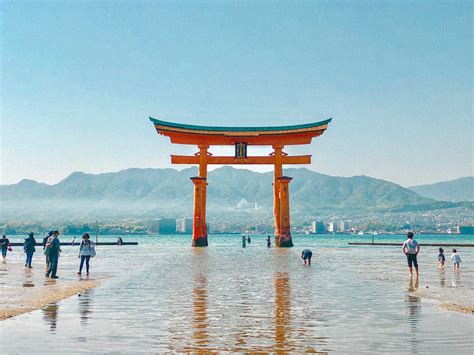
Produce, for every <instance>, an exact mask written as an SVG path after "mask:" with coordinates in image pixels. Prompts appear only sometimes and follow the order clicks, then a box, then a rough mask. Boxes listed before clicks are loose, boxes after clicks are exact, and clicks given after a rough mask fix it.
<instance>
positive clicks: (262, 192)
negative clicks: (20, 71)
mask: <svg viewBox="0 0 474 355" xmlns="http://www.w3.org/2000/svg"><path fill="white" fill-rule="evenodd" d="M196 174H197V168H195V167H193V168H189V169H185V170H181V171H178V170H174V169H128V170H123V171H120V172H116V173H104V174H97V175H95V174H85V173H81V172H75V173H73V174H71V175H70V176H68V177H67V178H65V179H64V180H62V181H61V182H59V183H58V184H55V185H47V184H42V183H37V182H35V181H32V180H23V181H21V182H19V183H18V184H14V185H1V186H0V196H1V199H2V205H1V210H0V218H1V219H2V220H3V221H6V220H36V221H38V220H57V219H69V220H82V219H98V218H100V219H104V218H105V219H113V218H127V217H129V218H157V217H191V216H192V205H193V203H192V201H193V185H192V182H191V181H190V180H189V178H190V177H192V176H195V175H196ZM285 175H288V176H291V177H293V181H292V182H291V184H290V198H291V204H292V206H291V207H292V218H293V217H294V218H306V217H311V216H318V215H324V214H327V213H333V212H337V213H340V214H351V213H370V212H383V211H411V210H413V211H416V210H430V209H437V208H449V207H456V206H458V205H459V204H456V203H452V202H439V201H435V200H434V199H432V198H428V197H423V196H420V195H419V194H417V193H415V192H414V191H411V190H409V189H406V188H404V187H402V186H400V185H397V184H394V183H391V182H388V181H384V180H378V179H374V178H371V177H367V176H354V177H334V176H329V175H324V174H319V173H317V172H314V171H311V170H308V169H305V168H300V169H285ZM272 180H273V173H272V172H269V173H257V172H254V171H251V170H243V169H235V168H232V167H222V168H219V169H216V170H214V171H212V172H210V173H209V178H208V183H209V185H208V215H209V217H210V218H213V217H222V216H232V215H234V216H235V215H241V214H242V213H244V214H247V215H249V214H251V215H252V216H270V215H271V213H272V208H273V207H272V204H273V192H272ZM445 200H447V199H445ZM242 201H244V202H245V203H244V205H245V206H247V207H245V208H242V207H241V206H242V203H241V202H242ZM239 202H240V204H239ZM255 204H257V208H255ZM464 205H466V204H464ZM471 205H472V204H471ZM471 205H469V204H468V206H471ZM239 206H240V207H239Z"/></svg>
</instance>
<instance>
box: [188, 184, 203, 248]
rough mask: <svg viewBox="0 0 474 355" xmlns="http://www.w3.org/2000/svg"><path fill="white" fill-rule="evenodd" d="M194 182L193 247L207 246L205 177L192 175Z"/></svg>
mask: <svg viewBox="0 0 474 355" xmlns="http://www.w3.org/2000/svg"><path fill="white" fill-rule="evenodd" d="M191 180H192V181H193V184H194V215H193V242H192V245H193V247H207V226H206V210H205V206H206V185H207V181H206V178H203V177H199V176H196V177H192V178H191Z"/></svg>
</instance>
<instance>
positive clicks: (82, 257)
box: [79, 255, 91, 273]
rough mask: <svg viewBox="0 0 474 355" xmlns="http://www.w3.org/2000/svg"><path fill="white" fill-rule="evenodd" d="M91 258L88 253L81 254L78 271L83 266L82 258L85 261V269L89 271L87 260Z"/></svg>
mask: <svg viewBox="0 0 474 355" xmlns="http://www.w3.org/2000/svg"><path fill="white" fill-rule="evenodd" d="M90 259H91V256H90V255H81V265H80V266H79V272H81V271H82V267H83V266H84V260H85V261H86V271H87V273H89V260H90Z"/></svg>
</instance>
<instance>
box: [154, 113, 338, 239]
mask: <svg viewBox="0 0 474 355" xmlns="http://www.w3.org/2000/svg"><path fill="white" fill-rule="evenodd" d="M149 118H150V121H151V122H152V123H153V124H154V125H155V128H156V131H157V132H158V133H159V134H161V135H164V136H167V137H169V138H170V140H171V143H176V144H191V145H196V146H197V148H198V149H199V151H198V152H197V153H195V154H194V155H193V156H186V155H171V163H172V164H199V176H196V177H192V178H191V180H192V182H193V184H194V217H193V242H192V245H193V246H195V247H204V246H207V224H206V189H207V188H206V187H207V166H208V165H210V164H218V165H232V164H271V165H273V166H274V168H275V169H274V179H273V197H274V199H273V201H274V202H273V214H274V217H275V244H276V246H278V247H292V246H293V241H292V239H291V231H290V200H289V190H288V184H289V183H290V181H291V179H292V178H291V177H288V176H284V175H283V164H310V163H311V155H300V156H289V155H288V154H287V153H285V152H283V148H284V147H285V146H287V145H297V144H310V143H311V140H312V139H313V138H314V137H317V136H320V135H321V134H323V132H324V131H325V130H326V129H327V127H328V124H329V122H331V120H332V119H331V118H330V119H327V120H325V121H321V122H315V123H308V124H301V125H292V126H276V127H209V126H196V125H188V124H181V123H174V122H166V121H161V120H157V119H155V118H152V117H149ZM212 145H233V146H235V155H234V156H233V157H232V156H215V155H212V154H211V153H210V152H209V151H208V149H209V147H210V146H212ZM248 145H259V146H264V145H269V146H272V148H273V152H272V153H270V155H268V156H253V157H249V156H247V146H248Z"/></svg>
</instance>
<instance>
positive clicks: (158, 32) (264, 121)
mask: <svg viewBox="0 0 474 355" xmlns="http://www.w3.org/2000/svg"><path fill="white" fill-rule="evenodd" d="M0 6H1V7H2V21H1V22H2V42H1V43H2V44H1V46H2V63H1V71H2V80H1V87H2V98H1V99H2V109H1V116H2V119H1V126H0V129H1V138H2V139H1V140H2V143H1V146H2V149H1V150H2V156H1V160H2V169H1V181H0V183H1V184H12V183H16V182H18V181H20V180H22V179H25V178H26V179H33V180H36V181H40V182H46V183H50V184H51V183H57V182H59V181H60V180H62V179H63V178H65V177H66V176H68V175H69V174H70V173H72V172H74V171H84V172H86V173H102V172H110V171H119V170H123V169H127V168H132V167H141V168H147V167H152V168H166V167H172V166H171V164H170V163H169V155H170V154H171V153H178V154H181V153H182V154H190V153H193V152H194V148H193V147H177V146H172V145H171V144H170V143H169V141H168V140H167V139H166V138H164V137H159V136H157V135H156V132H155V131H154V129H153V126H152V125H151V124H150V122H149V121H148V116H153V117H157V118H161V119H164V120H170V121H177V122H184V123H190V124H205V125H227V126H266V125H281V124H298V123H306V122H311V121H320V120H324V119H326V118H329V117H333V122H332V123H331V125H330V127H329V129H328V130H327V132H326V133H325V134H324V135H323V136H322V137H320V138H318V140H316V141H315V142H314V143H313V144H311V145H310V146H303V147H302V148H300V147H295V148H289V149H288V152H289V153H292V154H299V153H302V152H303V153H309V154H313V164H312V165H311V166H309V167H308V168H310V169H311V170H314V171H317V172H320V173H324V174H328V175H335V176H354V175H368V176H372V177H375V178H380V179H384V180H388V181H392V182H395V183H398V184H400V185H402V186H411V185H418V184H427V183H434V182H438V181H444V180H452V179H456V178H459V177H463V176H471V175H472V155H473V145H472V138H473V136H472V105H471V101H472V64H471V63H472V42H471V34H472V29H471V23H472V12H471V5H470V4H469V2H460V3H456V4H452V3H451V4H450V3H435V4H433V3H383V4H377V5H374V4H373V3H357V4H349V3H343V2H337V3H322V2H318V3H300V4H298V6H292V5H290V4H289V3H286V4H285V3H245V4H238V3H212V2H201V3H194V4H191V3H188V4H176V3H174V4H173V3H135V2H129V3H120V4H112V3H105V2H104V3H77V4H76V3H29V2H2V4H1V5H0ZM333 23H337V24H338V26H337V27H335V26H332V24H333ZM249 149H252V152H255V153H258V154H266V153H269V151H267V150H265V149H263V148H254V147H251V148H249ZM211 151H212V152H214V153H223V152H228V151H227V150H226V149H222V148H215V147H211ZM173 167H174V168H176V166H173ZM271 169H272V167H271V166H269V167H268V168H263V169H253V170H259V171H271Z"/></svg>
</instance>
